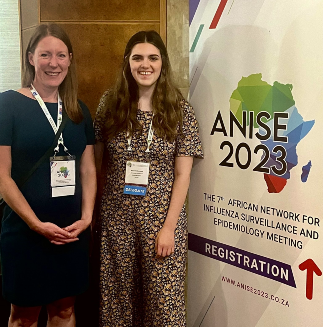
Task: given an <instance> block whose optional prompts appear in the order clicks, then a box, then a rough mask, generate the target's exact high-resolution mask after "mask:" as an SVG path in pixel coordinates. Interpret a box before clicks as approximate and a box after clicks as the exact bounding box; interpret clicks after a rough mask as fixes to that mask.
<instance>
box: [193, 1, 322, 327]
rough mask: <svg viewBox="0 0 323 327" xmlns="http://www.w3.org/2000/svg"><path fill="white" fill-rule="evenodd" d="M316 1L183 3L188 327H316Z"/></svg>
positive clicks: (319, 62)
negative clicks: (194, 140)
mask: <svg viewBox="0 0 323 327" xmlns="http://www.w3.org/2000/svg"><path fill="white" fill-rule="evenodd" d="M322 20H323V2H322V0H307V1H304V0H284V1H282V0H249V1H245V0H190V82H191V87H190V102H191V104H192V105H193V107H194V109H195V111H196V115H197V117H198V120H199V123H200V131H201V137H202V141H203V147H204V153H205V159H204V160H200V161H198V162H196V164H195V167H194V168H193V172H192V179H191V187H190V192H189V243H188V247H189V255H188V260H189V263H188V326H189V327H197V326H202V327H213V326H214V327H227V326H229V327H254V326H257V327H275V326H279V327H280V326H282V327H286V326H288V327H289V326H291V327H307V326H310V327H322V326H323V276H322V271H323V24H322Z"/></svg>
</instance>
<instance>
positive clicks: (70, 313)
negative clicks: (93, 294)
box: [47, 296, 75, 327]
mask: <svg viewBox="0 0 323 327" xmlns="http://www.w3.org/2000/svg"><path fill="white" fill-rule="evenodd" d="M74 302H75V297H74V296H72V297H66V298H64V299H60V300H57V301H55V302H52V303H50V304H48V305H47V313H48V322H47V327H74V326H75V312H74Z"/></svg>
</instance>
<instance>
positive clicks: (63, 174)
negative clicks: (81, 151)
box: [50, 156, 75, 198]
mask: <svg viewBox="0 0 323 327" xmlns="http://www.w3.org/2000/svg"><path fill="white" fill-rule="evenodd" d="M50 172H51V174H50V176H51V187H52V197H53V198H55V197H59V196H67V195H74V194H75V156H56V157H51V158H50Z"/></svg>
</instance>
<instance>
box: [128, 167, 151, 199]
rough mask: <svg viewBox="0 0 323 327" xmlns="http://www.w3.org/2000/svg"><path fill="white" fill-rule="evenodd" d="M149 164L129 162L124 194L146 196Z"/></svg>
mask: <svg viewBox="0 0 323 327" xmlns="http://www.w3.org/2000/svg"><path fill="white" fill-rule="evenodd" d="M148 175H149V163H147V162H136V161H127V163H126V178H125V187H124V189H123V193H124V194H132V195H141V196H144V195H146V191H147V185H148Z"/></svg>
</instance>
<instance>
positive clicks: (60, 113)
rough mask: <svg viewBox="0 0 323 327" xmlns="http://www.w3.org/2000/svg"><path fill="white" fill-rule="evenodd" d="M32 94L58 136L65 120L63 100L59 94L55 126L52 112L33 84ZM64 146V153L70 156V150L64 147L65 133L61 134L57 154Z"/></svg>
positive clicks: (31, 87) (55, 150)
mask: <svg viewBox="0 0 323 327" xmlns="http://www.w3.org/2000/svg"><path fill="white" fill-rule="evenodd" d="M30 92H31V94H32V95H33V96H34V98H35V99H36V100H37V102H38V103H39V105H40V107H41V108H42V110H43V112H44V114H45V116H46V118H47V120H48V122H49V123H50V125H51V126H52V128H53V131H54V133H55V134H56V133H57V131H58V129H59V126H60V124H61V123H62V119H63V103H62V99H61V97H60V96H59V94H58V103H57V124H55V122H54V120H53V118H52V116H51V114H50V112H49V111H48V109H47V107H46V104H45V102H44V101H43V99H42V98H41V96H40V95H39V94H38V92H37V91H36V89H35V87H34V86H33V85H32V84H31V86H30ZM60 144H62V146H63V147H64V151H65V152H66V153H68V154H69V152H68V149H67V148H66V146H65V145H64V140H63V133H61V135H60V137H59V138H58V142H57V146H56V148H55V149H54V152H55V154H56V153H57V152H59V145H60Z"/></svg>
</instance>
